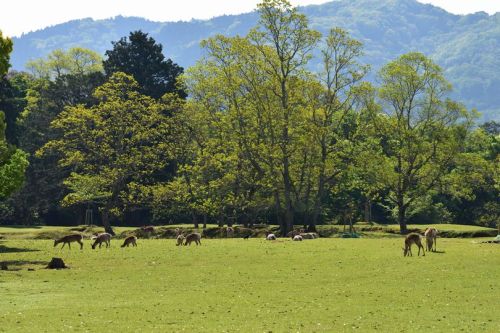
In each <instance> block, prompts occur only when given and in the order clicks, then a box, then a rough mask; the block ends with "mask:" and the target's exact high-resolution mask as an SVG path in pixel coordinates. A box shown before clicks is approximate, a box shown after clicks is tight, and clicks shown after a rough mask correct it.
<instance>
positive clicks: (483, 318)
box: [0, 237, 500, 332]
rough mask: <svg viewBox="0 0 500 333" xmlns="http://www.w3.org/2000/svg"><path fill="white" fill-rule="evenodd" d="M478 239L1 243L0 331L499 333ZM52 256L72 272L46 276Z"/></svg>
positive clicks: (493, 260)
mask: <svg viewBox="0 0 500 333" xmlns="http://www.w3.org/2000/svg"><path fill="white" fill-rule="evenodd" d="M479 241H480V240H478V239H450V238H446V239H438V248H437V249H438V252H437V253H426V256H425V257H423V256H420V257H418V256H416V251H414V256H413V257H406V258H404V257H403V255H402V250H401V246H402V244H403V240H402V238H401V237H394V238H381V239H374V238H370V239H367V238H364V239H341V238H329V239H318V240H309V241H304V242H292V241H290V240H289V239H280V240H278V241H275V242H272V241H265V240H264V239H250V240H243V239H240V238H238V239H236V238H235V239H202V246H198V247H196V246H190V247H189V246H188V247H176V246H175V241H174V240H173V239H139V241H138V247H136V248H120V246H119V245H121V240H113V241H112V244H111V247H110V248H108V249H106V248H104V247H103V248H102V249H100V250H98V249H96V250H92V249H91V248H90V240H86V241H85V246H84V249H83V250H79V249H78V246H73V247H72V249H71V250H68V249H67V248H64V249H60V248H54V247H53V241H50V240H33V239H15V238H14V239H4V240H0V261H3V262H7V263H8V264H9V271H0V290H1V296H0V323H1V325H0V332H61V331H77V332H86V331H87V332H94V331H101V332H106V331H121V332H138V331H145V332H152V331H158V332H182V331H184V332H339V331H381V332H413V331H422V330H424V331H432V332H439V331H441V332H454V331H456V332H458V331H463V332H479V331H482V332H498V331H500V321H499V318H498V313H500V302H498V300H499V297H500V292H499V285H498V283H499V280H498V277H499V276H500V255H499V251H500V246H498V245H496V244H482V243H480V242H479ZM52 257H61V258H63V260H64V261H65V262H66V264H67V265H68V266H70V269H64V270H47V269H43V267H44V266H45V265H46V264H47V262H48V261H49V260H50V258H52ZM28 269H30V270H28Z"/></svg>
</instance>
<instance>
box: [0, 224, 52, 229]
mask: <svg viewBox="0 0 500 333" xmlns="http://www.w3.org/2000/svg"><path fill="white" fill-rule="evenodd" d="M43 227H44V226H43V225H0V230H1V228H10V229H41V228H43Z"/></svg>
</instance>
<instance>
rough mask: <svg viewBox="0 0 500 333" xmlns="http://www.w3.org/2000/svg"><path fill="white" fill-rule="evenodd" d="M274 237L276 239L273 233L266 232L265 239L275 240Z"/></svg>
mask: <svg viewBox="0 0 500 333" xmlns="http://www.w3.org/2000/svg"><path fill="white" fill-rule="evenodd" d="M276 239H277V237H276V235H275V234H272V233H269V232H266V240H276Z"/></svg>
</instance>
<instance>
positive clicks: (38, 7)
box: [0, 0, 500, 36]
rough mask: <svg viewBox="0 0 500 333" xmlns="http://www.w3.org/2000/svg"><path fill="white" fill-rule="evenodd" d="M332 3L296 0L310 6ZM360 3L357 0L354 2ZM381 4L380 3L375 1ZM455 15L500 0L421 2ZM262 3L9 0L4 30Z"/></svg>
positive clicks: (183, 16) (0, 19) (495, 7)
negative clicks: (88, 18)
mask: <svg viewBox="0 0 500 333" xmlns="http://www.w3.org/2000/svg"><path fill="white" fill-rule="evenodd" d="M328 1H329V0H292V1H291V2H292V4H294V5H309V4H319V3H324V2H328ZM350 1H356V0H350ZM374 1H377V0H374ZM418 1H420V2H424V3H432V4H434V5H436V6H440V7H442V8H444V9H446V10H448V11H450V12H452V13H456V14H467V13H473V12H477V11H485V12H488V13H490V14H493V13H495V12H500V0H418ZM259 2H260V0H85V1H82V0H78V1H76V0H6V1H2V4H1V6H0V8H1V10H0V30H2V31H3V33H4V34H5V35H8V36H18V35H20V34H21V33H23V32H24V33H26V32H29V31H31V30H37V29H41V28H44V27H46V26H49V25H54V24H58V23H63V22H66V21H69V20H72V19H79V18H85V17H92V18H94V19H102V18H108V17H113V16H116V15H123V16H141V17H145V18H148V19H150V20H153V21H178V20H190V19H191V18H197V19H208V18H211V17H214V16H218V15H222V14H238V13H243V12H249V11H251V10H253V9H254V8H255V5H256V4H257V3H259Z"/></svg>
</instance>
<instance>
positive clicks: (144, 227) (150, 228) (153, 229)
mask: <svg viewBox="0 0 500 333" xmlns="http://www.w3.org/2000/svg"><path fill="white" fill-rule="evenodd" d="M141 229H142V231H144V232H148V233H150V232H154V231H155V227H153V226H152V225H148V226H143V227H142V228H141Z"/></svg>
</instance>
